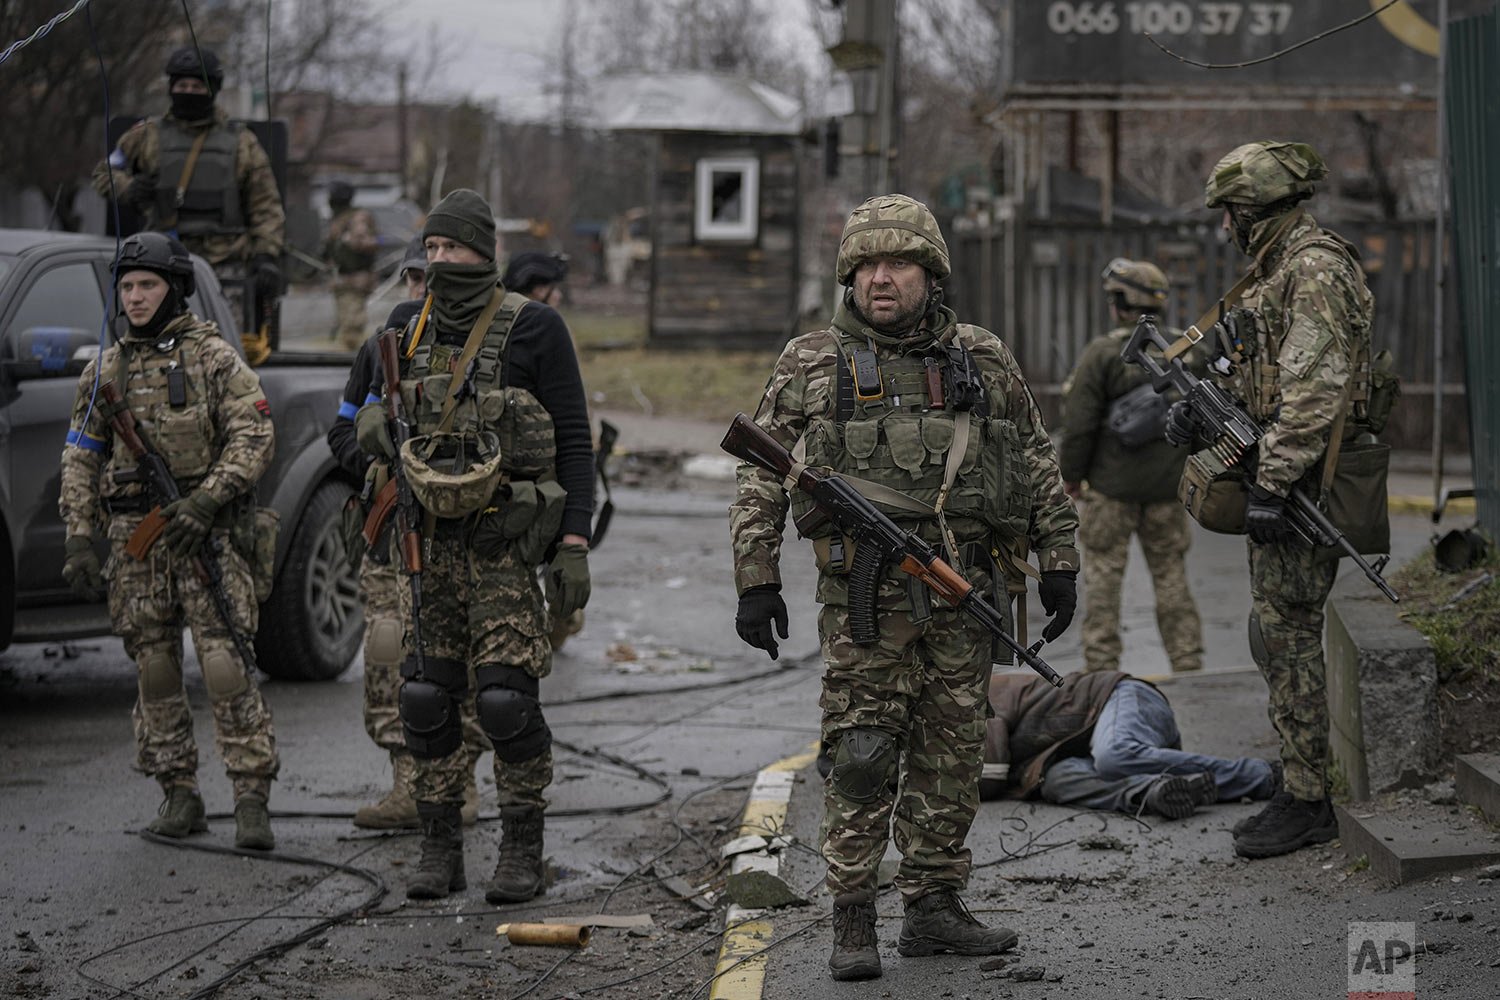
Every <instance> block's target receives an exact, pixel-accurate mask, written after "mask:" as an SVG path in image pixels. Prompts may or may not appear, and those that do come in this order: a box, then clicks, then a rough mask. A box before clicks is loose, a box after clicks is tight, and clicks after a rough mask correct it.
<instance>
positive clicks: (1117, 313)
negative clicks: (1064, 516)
mask: <svg viewBox="0 0 1500 1000" xmlns="http://www.w3.org/2000/svg"><path fill="white" fill-rule="evenodd" d="M1167 290H1168V288H1167V278H1166V275H1164V274H1162V272H1161V269H1160V268H1158V267H1157V266H1156V265H1155V264H1151V263H1147V262H1146V261H1133V260H1125V259H1124V258H1118V259H1116V260H1113V261H1111V262H1110V264H1109V267H1107V268H1105V270H1104V293H1105V295H1107V296H1108V297H1109V311H1110V316H1111V317H1112V318H1113V320H1114V324H1115V328H1114V329H1113V330H1111V331H1110V332H1109V333H1106V334H1105V335H1104V336H1102V337H1099V338H1098V339H1097V340H1094V341H1092V342H1091V343H1090V344H1089V345H1088V346H1087V347H1085V348H1084V350H1083V355H1082V357H1080V358H1079V359H1078V367H1076V368H1074V369H1073V374H1072V375H1071V376H1069V378H1068V383H1067V385H1066V386H1065V387H1064V396H1063V418H1062V431H1063V439H1062V444H1061V445H1060V446H1059V448H1058V460H1059V464H1060V465H1061V467H1062V475H1063V480H1064V481H1065V483H1066V484H1067V489H1068V493H1069V494H1070V495H1071V496H1072V497H1073V498H1074V499H1075V500H1077V501H1078V540H1079V542H1081V543H1082V545H1083V590H1084V612H1083V660H1084V664H1085V666H1086V667H1087V669H1089V670H1118V669H1119V666H1120V649H1121V643H1120V583H1121V581H1122V579H1123V578H1124V576H1125V563H1126V560H1127V557H1128V556H1129V553H1130V536H1131V535H1135V536H1137V537H1138V538H1139V539H1140V541H1141V550H1142V551H1143V552H1144V553H1145V556H1146V567H1147V568H1148V569H1149V570H1150V571H1151V583H1152V586H1153V588H1154V590H1155V593H1156V626H1157V628H1158V629H1159V630H1160V631H1161V639H1162V644H1163V645H1164V646H1165V647H1166V650H1167V659H1168V660H1169V661H1170V662H1171V664H1172V670H1173V672H1174V673H1183V672H1185V671H1190V670H1199V669H1201V668H1202V666H1203V627H1202V623H1201V622H1200V621H1199V620H1198V608H1197V606H1196V605H1195V604H1194V603H1193V594H1192V591H1191V590H1189V588H1188V582H1187V560H1186V556H1187V550H1188V546H1189V545H1190V544H1191V541H1192V532H1191V531H1190V530H1189V526H1188V517H1187V512H1186V511H1185V510H1183V507H1182V504H1180V503H1178V502H1177V482H1178V480H1179V479H1181V478H1182V464H1183V462H1184V461H1185V460H1186V459H1187V455H1186V454H1185V453H1184V452H1182V451H1180V450H1178V449H1176V448H1173V447H1172V446H1171V445H1170V444H1168V443H1167V442H1166V441H1165V440H1164V439H1163V437H1162V433H1163V431H1165V429H1166V407H1167V403H1166V401H1165V400H1164V399H1163V398H1162V397H1161V396H1158V395H1157V394H1156V393H1155V392H1154V391H1153V390H1152V387H1151V384H1150V376H1148V375H1147V374H1146V372H1145V371H1144V370H1143V369H1141V368H1140V367H1138V366H1136V365H1128V364H1126V363H1125V361H1124V360H1123V359H1122V358H1121V357H1120V351H1121V349H1122V348H1123V347H1124V346H1125V342H1126V341H1127V340H1129V339H1130V333H1131V330H1132V329H1133V328H1134V326H1135V324H1136V321H1137V320H1138V319H1140V318H1141V317H1142V316H1143V315H1145V316H1151V317H1156V316H1158V315H1159V314H1160V312H1161V308H1162V306H1163V305H1165V304H1166V301H1167ZM1199 367H1200V374H1201V366H1199Z"/></svg>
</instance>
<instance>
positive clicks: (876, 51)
mask: <svg viewBox="0 0 1500 1000" xmlns="http://www.w3.org/2000/svg"><path fill="white" fill-rule="evenodd" d="M898 48H899V46H898V42H897V38H896V0H847V2H846V3H845V5H844V34H843V37H842V38H841V39H840V40H839V41H838V43H837V44H836V45H834V46H833V47H832V48H830V49H829V50H828V55H829V57H830V58H831V59H832V60H833V64H834V66H835V68H837V69H839V70H841V71H843V72H844V73H847V74H848V76H849V82H850V85H851V88H852V90H853V92H854V110H853V112H852V113H851V114H848V115H845V116H844V120H843V122H842V124H841V127H840V130H839V154H840V156H841V157H843V158H847V159H848V160H849V161H850V165H851V167H852V169H851V170H850V171H849V174H848V175H846V176H848V177H849V179H850V181H851V182H852V186H853V187H854V188H855V189H856V193H857V194H858V195H859V196H860V198H861V199H863V198H865V197H868V196H870V195H873V194H877V193H881V192H885V191H889V190H891V189H892V186H893V185H894V184H895V183H896V179H897V169H896V166H897V164H896V162H895V158H896V155H897V150H898V146H897V142H898V137H899V135H900V125H901V122H900V115H899V113H898V110H897V105H898V97H899V95H898V86H897V76H898V74H899V71H900V65H899V58H898V55H899V53H898Z"/></svg>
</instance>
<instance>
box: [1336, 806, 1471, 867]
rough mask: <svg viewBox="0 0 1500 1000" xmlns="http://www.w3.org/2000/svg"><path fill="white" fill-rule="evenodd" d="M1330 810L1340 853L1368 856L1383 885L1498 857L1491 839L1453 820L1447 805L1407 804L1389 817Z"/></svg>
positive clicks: (1339, 808)
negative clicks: (1340, 843)
mask: <svg viewBox="0 0 1500 1000" xmlns="http://www.w3.org/2000/svg"><path fill="white" fill-rule="evenodd" d="M1334 812H1335V813H1336V814H1337V815H1338V821H1339V838H1340V839H1341V840H1342V841H1343V843H1344V853H1345V854H1347V855H1348V856H1349V859H1350V860H1351V861H1352V860H1355V859H1357V858H1359V857H1360V856H1361V855H1363V856H1364V857H1366V858H1368V859H1369V861H1370V870H1371V871H1372V872H1374V873H1375V876H1376V877H1377V878H1379V879H1380V880H1381V881H1382V882H1385V883H1386V884H1387V885H1402V884H1404V883H1406V882H1413V881H1416V880H1418V879H1423V878H1427V877H1428V876H1430V875H1438V874H1441V873H1443V872H1450V871H1457V870H1459V869H1462V868H1472V867H1475V866H1478V865H1487V864H1492V863H1494V862H1495V861H1500V842H1497V840H1496V838H1494V837H1493V836H1485V835H1484V832H1483V831H1476V830H1474V829H1473V828H1472V827H1468V826H1466V825H1465V824H1463V823H1455V822H1454V818H1453V816H1452V814H1450V813H1449V812H1448V810H1447V809H1442V808H1428V809H1424V810H1416V809H1409V810H1408V811H1406V812H1403V813H1402V814H1401V815H1400V816H1393V815H1383V814H1378V813H1372V812H1367V811H1365V810H1363V809H1361V808H1359V807H1358V806H1354V807H1349V806H1335V807H1334Z"/></svg>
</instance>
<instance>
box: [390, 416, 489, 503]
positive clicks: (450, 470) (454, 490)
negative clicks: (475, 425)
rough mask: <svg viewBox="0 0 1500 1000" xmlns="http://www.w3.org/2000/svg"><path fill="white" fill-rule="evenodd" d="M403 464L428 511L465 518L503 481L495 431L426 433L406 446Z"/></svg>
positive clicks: (487, 498) (412, 487) (408, 477)
mask: <svg viewBox="0 0 1500 1000" xmlns="http://www.w3.org/2000/svg"><path fill="white" fill-rule="evenodd" d="M401 465H402V467H403V468H404V469H405V470H406V477H407V479H408V480H409V481H410V483H411V491H412V494H413V495H414V496H416V498H417V502H418V503H420V504H421V505H422V507H423V509H424V510H427V511H429V512H431V513H432V514H435V515H437V516H438V517H449V518H456V517H466V516H468V515H469V514H472V513H474V512H475V511H476V510H479V509H480V508H482V507H483V506H484V505H485V504H487V503H489V502H490V498H491V497H493V496H494V495H495V487H497V486H499V485H500V439H499V437H497V436H496V435H495V434H493V433H492V432H490V431H482V432H480V433H478V434H459V433H439V434H424V435H422V436H420V437H413V438H409V439H408V440H406V441H405V442H404V443H403V444H402V445H401Z"/></svg>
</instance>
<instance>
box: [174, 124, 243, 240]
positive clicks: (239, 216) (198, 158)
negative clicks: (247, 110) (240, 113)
mask: <svg viewBox="0 0 1500 1000" xmlns="http://www.w3.org/2000/svg"><path fill="white" fill-rule="evenodd" d="M158 126H159V127H158V128H157V137H158V141H159V142H160V144H161V152H160V155H159V157H158V160H157V186H156V219H157V224H158V226H160V227H162V228H166V229H176V230H177V233H178V235H180V236H207V235H210V234H215V233H229V234H238V233H242V232H244V231H245V216H244V212H243V210H242V209H241V207H240V186H239V181H238V179H237V178H236V177H235V172H234V160H235V156H236V154H237V153H238V152H239V146H240V129H241V128H243V126H242V125H240V124H239V123H238V122H228V123H223V124H215V125H213V126H212V127H210V128H209V129H208V130H207V131H206V132H200V131H191V132H190V131H188V130H187V129H184V128H182V127H181V126H179V125H178V124H177V123H176V122H173V121H170V120H168V119H165V118H163V119H159V120H158ZM200 139H201V140H202V142H201V144H200V143H199V140H200ZM195 148H196V151H197V152H196V155H194V149H195ZM184 182H185V183H184ZM179 189H180V190H181V192H182V193H181V197H180V198H179V196H178V191H179Z"/></svg>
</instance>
